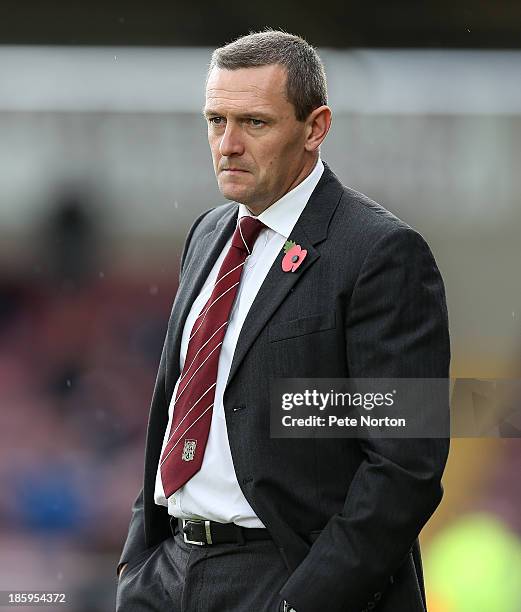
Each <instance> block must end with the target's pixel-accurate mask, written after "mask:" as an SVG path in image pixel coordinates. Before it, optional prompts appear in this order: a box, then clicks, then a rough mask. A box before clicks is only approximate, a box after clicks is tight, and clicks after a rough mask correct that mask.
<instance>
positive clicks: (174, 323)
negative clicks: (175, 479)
mask: <svg viewBox="0 0 521 612" xmlns="http://www.w3.org/2000/svg"><path fill="white" fill-rule="evenodd" d="M237 209H238V206H237V205H235V206H231V207H230V209H229V210H227V211H226V212H225V213H224V214H223V216H222V217H221V218H220V219H219V221H218V222H217V225H216V226H215V229H214V230H212V231H211V232H209V233H208V234H206V235H205V236H203V237H202V238H200V239H199V240H198V241H197V244H196V245H194V247H195V248H196V250H197V252H196V253H194V255H193V256H192V258H191V259H190V262H189V264H188V267H187V268H186V270H185V272H184V274H183V279H182V281H181V284H180V285H179V289H178V291H177V295H176V299H175V301H174V306H173V309H172V313H171V315H170V321H169V324H168V332H167V334H168V338H167V360H166V363H167V375H166V380H165V392H166V397H167V400H168V401H170V398H171V397H172V393H173V391H174V387H175V383H176V381H177V379H178V378H179V374H180V372H179V352H180V349H181V340H182V337H183V329H184V326H185V322H186V318H187V316H188V313H189V312H190V308H191V306H192V304H193V302H194V300H195V299H196V298H197V296H198V295H199V292H200V291H201V289H202V287H203V284H204V282H205V281H206V279H207V278H208V275H209V274H210V271H211V269H212V267H213V265H214V264H215V262H216V261H217V258H218V257H219V254H220V253H221V251H222V250H223V248H224V245H225V244H226V241H227V240H228V238H229V237H230V236H231V235H232V234H233V232H234V230H235V224H236V221H237Z"/></svg>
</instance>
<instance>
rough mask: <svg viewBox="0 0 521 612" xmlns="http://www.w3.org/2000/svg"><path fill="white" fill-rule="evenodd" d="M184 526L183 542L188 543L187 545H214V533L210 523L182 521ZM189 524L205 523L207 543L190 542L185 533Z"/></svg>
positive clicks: (190, 520)
mask: <svg viewBox="0 0 521 612" xmlns="http://www.w3.org/2000/svg"><path fill="white" fill-rule="evenodd" d="M181 521H182V524H183V540H184V541H185V542H186V543H187V544H196V545H197V546H204V545H205V544H211V543H212V533H211V531H210V521H194V520H193V519H181ZM187 523H204V530H205V534H206V542H202V541H200V540H189V539H188V536H187V534H186V532H185V525H186V524H187Z"/></svg>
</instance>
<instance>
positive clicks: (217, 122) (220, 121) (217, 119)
mask: <svg viewBox="0 0 521 612" xmlns="http://www.w3.org/2000/svg"><path fill="white" fill-rule="evenodd" d="M208 123H211V124H213V125H223V124H224V117H208Z"/></svg>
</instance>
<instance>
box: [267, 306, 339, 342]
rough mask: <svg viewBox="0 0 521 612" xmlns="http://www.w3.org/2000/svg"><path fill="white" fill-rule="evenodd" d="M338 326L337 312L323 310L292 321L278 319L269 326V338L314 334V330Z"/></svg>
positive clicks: (278, 338) (271, 339)
mask: <svg viewBox="0 0 521 612" xmlns="http://www.w3.org/2000/svg"><path fill="white" fill-rule="evenodd" d="M335 326H336V321H335V313H334V311H333V312H323V313H320V314H315V315H310V316H308V317H302V318H300V319H292V320H291V321H280V322H279V321H277V322H276V323H271V325H269V326H268V340H269V341H270V342H277V341H279V340H286V339H287V338H295V337H297V336H304V335H305V334H312V333H314V332H320V331H325V330H327V329H332V328H334V327H335Z"/></svg>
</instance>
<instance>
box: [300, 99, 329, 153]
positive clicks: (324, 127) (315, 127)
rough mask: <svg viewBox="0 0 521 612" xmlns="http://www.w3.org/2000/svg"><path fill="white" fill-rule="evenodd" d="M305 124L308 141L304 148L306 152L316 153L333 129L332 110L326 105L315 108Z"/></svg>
mask: <svg viewBox="0 0 521 612" xmlns="http://www.w3.org/2000/svg"><path fill="white" fill-rule="evenodd" d="M305 123H306V141H305V143H304V147H305V149H306V151H316V150H317V149H318V147H319V146H320V145H321V144H322V142H323V140H324V138H325V137H326V136H327V133H328V132H329V128H330V127H331V109H330V108H329V106H325V105H324V106H319V107H318V108H315V109H314V110H313V111H311V113H309V116H308V117H307V119H306V120H305Z"/></svg>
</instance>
